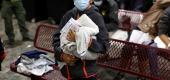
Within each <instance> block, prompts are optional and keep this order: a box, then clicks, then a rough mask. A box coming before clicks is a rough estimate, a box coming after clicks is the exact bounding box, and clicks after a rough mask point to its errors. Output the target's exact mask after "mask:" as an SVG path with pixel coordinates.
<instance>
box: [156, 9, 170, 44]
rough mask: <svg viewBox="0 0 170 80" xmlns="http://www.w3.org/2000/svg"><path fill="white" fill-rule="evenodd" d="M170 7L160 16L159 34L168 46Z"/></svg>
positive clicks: (169, 42)
mask: <svg viewBox="0 0 170 80" xmlns="http://www.w3.org/2000/svg"><path fill="white" fill-rule="evenodd" d="M169 21H170V7H169V8H167V9H166V10H165V11H164V14H163V15H162V16H161V17H160V20H159V22H158V35H159V37H160V39H161V40H162V41H163V42H164V43H165V45H166V47H168V44H170V40H169V39H168V33H169V31H170V26H169V25H170V22H169Z"/></svg>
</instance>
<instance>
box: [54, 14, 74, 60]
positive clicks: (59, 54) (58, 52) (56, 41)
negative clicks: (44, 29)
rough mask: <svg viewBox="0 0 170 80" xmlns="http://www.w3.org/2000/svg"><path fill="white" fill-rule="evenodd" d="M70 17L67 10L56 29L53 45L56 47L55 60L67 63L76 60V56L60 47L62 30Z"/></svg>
mask: <svg viewBox="0 0 170 80" xmlns="http://www.w3.org/2000/svg"><path fill="white" fill-rule="evenodd" d="M69 19H70V14H69V12H67V13H66V14H65V15H64V17H63V18H62V20H61V22H60V24H59V28H58V29H57V30H56V32H55V33H54V35H53V47H54V51H55V54H54V57H55V62H57V61H64V62H66V63H72V62H74V61H75V57H74V56H72V55H68V54H65V53H63V50H62V49H61V48H60V35H61V33H60V30H61V29H62V28H63V27H64V25H65V24H66V23H67V21H68V20H69Z"/></svg>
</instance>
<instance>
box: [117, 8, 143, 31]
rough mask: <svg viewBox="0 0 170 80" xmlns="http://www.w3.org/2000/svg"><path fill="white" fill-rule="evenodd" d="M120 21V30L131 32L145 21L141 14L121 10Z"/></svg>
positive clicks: (119, 13) (119, 12)
mask: <svg viewBox="0 0 170 80" xmlns="http://www.w3.org/2000/svg"><path fill="white" fill-rule="evenodd" d="M118 19H119V22H120V28H121V29H123V30H127V31H129V30H131V29H133V27H136V26H137V25H138V24H139V23H140V22H141V21H142V20H143V14H142V13H141V12H136V11H129V10H123V9H119V11H118Z"/></svg>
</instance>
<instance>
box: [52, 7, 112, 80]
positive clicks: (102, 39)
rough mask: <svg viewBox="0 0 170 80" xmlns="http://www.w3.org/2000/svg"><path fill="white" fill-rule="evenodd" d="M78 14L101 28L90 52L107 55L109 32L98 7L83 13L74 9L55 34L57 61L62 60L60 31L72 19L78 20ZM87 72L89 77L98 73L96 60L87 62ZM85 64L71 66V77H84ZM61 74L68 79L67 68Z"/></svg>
mask: <svg viewBox="0 0 170 80" xmlns="http://www.w3.org/2000/svg"><path fill="white" fill-rule="evenodd" d="M78 14H79V15H80V16H81V15H82V14H86V15H87V16H88V17H89V18H90V19H91V20H92V21H93V22H94V23H95V24H96V25H98V27H99V33H98V34H97V35H96V37H97V39H96V40H92V44H91V46H90V47H89V48H88V50H89V51H92V52H95V53H96V54H97V53H105V52H106V51H107V49H108V47H109V39H108V31H107V29H106V27H105V24H104V20H103V17H102V16H101V15H100V14H99V12H98V9H97V7H95V6H92V7H91V8H90V9H88V10H85V11H83V12H81V11H79V10H78V9H77V8H75V7H74V8H73V9H71V10H69V11H68V12H67V13H66V14H65V15H64V16H63V19H62V20H61V22H60V24H59V29H58V30H57V31H56V32H55V34H54V36H53V46H54V49H55V50H54V51H55V58H56V61H61V60H60V55H61V53H62V50H61V48H60V47H59V46H60V39H59V36H60V30H61V29H62V28H63V26H64V25H65V24H66V23H67V22H68V21H69V20H70V18H74V19H77V16H78ZM85 63H86V70H87V74H88V76H90V75H91V74H94V73H96V60H86V61H85ZM82 66H83V63H82V61H81V60H78V61H76V62H75V65H74V66H69V72H70V73H71V77H72V78H73V77H84V74H83V70H82ZM61 72H62V73H63V75H64V76H65V77H67V72H66V66H64V67H63V68H62V69H61Z"/></svg>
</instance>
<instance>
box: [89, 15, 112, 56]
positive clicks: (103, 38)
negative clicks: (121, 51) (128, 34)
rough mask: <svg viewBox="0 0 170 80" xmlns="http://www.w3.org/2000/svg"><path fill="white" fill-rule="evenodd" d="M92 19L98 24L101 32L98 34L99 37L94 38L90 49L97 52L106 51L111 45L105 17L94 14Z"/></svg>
mask: <svg viewBox="0 0 170 80" xmlns="http://www.w3.org/2000/svg"><path fill="white" fill-rule="evenodd" d="M93 17H94V18H92V20H93V21H94V22H95V23H96V24H97V25H98V27H99V33H98V34H97V35H96V37H97V39H92V42H91V45H90V47H89V48H88V50H89V51H92V52H95V53H105V52H106V50H107V49H108V47H109V37H108V31H107V29H106V27H105V24H104V20H103V17H102V16H101V15H98V16H93Z"/></svg>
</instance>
